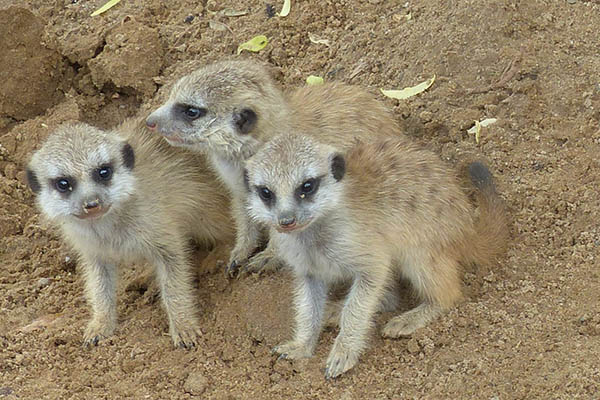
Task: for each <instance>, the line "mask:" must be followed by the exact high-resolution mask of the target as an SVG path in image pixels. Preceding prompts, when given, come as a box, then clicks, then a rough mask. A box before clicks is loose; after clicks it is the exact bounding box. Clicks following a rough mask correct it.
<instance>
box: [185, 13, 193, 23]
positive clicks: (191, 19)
mask: <svg viewBox="0 0 600 400" xmlns="http://www.w3.org/2000/svg"><path fill="white" fill-rule="evenodd" d="M193 20H194V16H193V15H188V16H187V17H185V19H184V20H183V22H185V23H186V24H191V23H192V21H193Z"/></svg>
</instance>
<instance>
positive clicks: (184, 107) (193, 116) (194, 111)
mask: <svg viewBox="0 0 600 400" xmlns="http://www.w3.org/2000/svg"><path fill="white" fill-rule="evenodd" d="M175 112H176V113H177V114H179V115H181V116H182V117H183V119H185V120H186V121H188V122H191V121H195V120H197V119H198V118H202V117H204V116H205V115H206V114H207V113H208V110H207V109H206V108H204V107H196V106H193V105H190V104H176V105H175Z"/></svg>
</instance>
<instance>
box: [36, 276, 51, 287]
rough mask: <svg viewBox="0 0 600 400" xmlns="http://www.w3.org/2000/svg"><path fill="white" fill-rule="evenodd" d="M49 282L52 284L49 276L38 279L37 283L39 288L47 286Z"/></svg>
mask: <svg viewBox="0 0 600 400" xmlns="http://www.w3.org/2000/svg"><path fill="white" fill-rule="evenodd" d="M49 284H50V279H48V278H40V279H38V281H37V285H38V287H39V288H43V287H46V286H48V285H49Z"/></svg>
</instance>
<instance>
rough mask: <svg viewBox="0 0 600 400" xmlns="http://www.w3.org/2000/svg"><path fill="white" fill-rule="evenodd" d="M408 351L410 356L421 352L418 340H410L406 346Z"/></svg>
mask: <svg viewBox="0 0 600 400" xmlns="http://www.w3.org/2000/svg"><path fill="white" fill-rule="evenodd" d="M406 349H407V350H408V352H409V353H410V354H417V353H418V352H420V351H421V347H420V346H419V343H418V342H417V340H416V339H414V338H413V339H410V340H409V341H408V343H407V345H406Z"/></svg>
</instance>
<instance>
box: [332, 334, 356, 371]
mask: <svg viewBox="0 0 600 400" xmlns="http://www.w3.org/2000/svg"><path fill="white" fill-rule="evenodd" d="M358 356H359V353H358V352H357V351H354V350H352V349H349V348H347V347H345V346H343V345H341V344H339V342H338V341H337V340H336V343H335V344H334V345H333V348H332V349H331V352H330V353H329V357H328V358H327V363H326V364H325V379H333V378H336V377H338V376H340V375H341V374H343V373H344V372H346V371H348V370H349V369H351V368H352V367H354V366H355V365H356V363H357V362H358Z"/></svg>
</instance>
